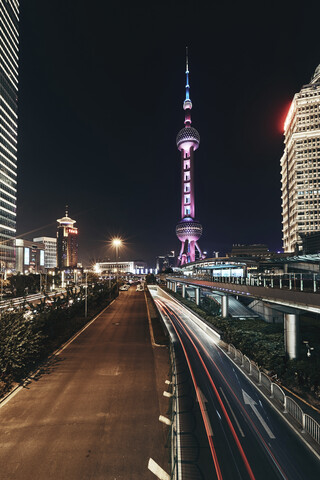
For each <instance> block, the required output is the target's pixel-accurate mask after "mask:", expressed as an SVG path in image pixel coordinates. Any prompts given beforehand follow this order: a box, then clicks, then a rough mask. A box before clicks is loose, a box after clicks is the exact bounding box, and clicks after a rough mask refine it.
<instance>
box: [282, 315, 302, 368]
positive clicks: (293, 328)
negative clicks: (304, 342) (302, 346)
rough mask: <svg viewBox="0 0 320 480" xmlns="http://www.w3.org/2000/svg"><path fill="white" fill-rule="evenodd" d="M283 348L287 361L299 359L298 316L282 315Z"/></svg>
mask: <svg viewBox="0 0 320 480" xmlns="http://www.w3.org/2000/svg"><path fill="white" fill-rule="evenodd" d="M283 322H284V347H285V352H286V356H287V357H288V359H289V360H294V359H296V358H299V315H298V314H297V313H285V314H284V320H283Z"/></svg>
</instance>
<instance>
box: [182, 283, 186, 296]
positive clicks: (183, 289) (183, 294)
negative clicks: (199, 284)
mask: <svg viewBox="0 0 320 480" xmlns="http://www.w3.org/2000/svg"><path fill="white" fill-rule="evenodd" d="M182 298H186V284H185V283H183V284H182Z"/></svg>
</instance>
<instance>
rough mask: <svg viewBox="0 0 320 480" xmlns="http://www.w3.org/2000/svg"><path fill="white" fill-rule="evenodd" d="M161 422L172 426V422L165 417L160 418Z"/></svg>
mask: <svg viewBox="0 0 320 480" xmlns="http://www.w3.org/2000/svg"><path fill="white" fill-rule="evenodd" d="M159 421H160V422H162V423H164V424H165V425H172V422H171V420H170V419H169V418H167V417H164V416H163V415H160V416H159Z"/></svg>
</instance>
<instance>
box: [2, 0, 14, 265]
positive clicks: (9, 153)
mask: <svg viewBox="0 0 320 480" xmlns="http://www.w3.org/2000/svg"><path fill="white" fill-rule="evenodd" d="M18 28H19V2H18V1H17V0H6V1H1V3H0V269H1V270H4V269H11V268H15V248H14V238H15V236H16V200H17V123H18V115H17V110H18V107H17V103H18V45H19V32H18Z"/></svg>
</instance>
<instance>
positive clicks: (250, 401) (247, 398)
mask: <svg viewBox="0 0 320 480" xmlns="http://www.w3.org/2000/svg"><path fill="white" fill-rule="evenodd" d="M242 395H243V400H244V403H245V404H246V405H250V407H251V408H252V410H253V412H254V413H255V414H256V416H257V417H258V420H259V422H260V423H261V425H262V426H263V428H264V429H265V431H266V432H267V434H268V435H269V437H270V438H276V437H275V436H274V435H273V433H272V432H271V430H270V428H269V427H268V425H267V424H266V422H265V421H264V419H263V418H262V416H261V415H260V413H259V412H258V409H257V408H256V405H257V403H256V402H255V401H254V400H253V398H251V397H250V395H248V394H247V392H245V391H244V390H243V389H242Z"/></svg>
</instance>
